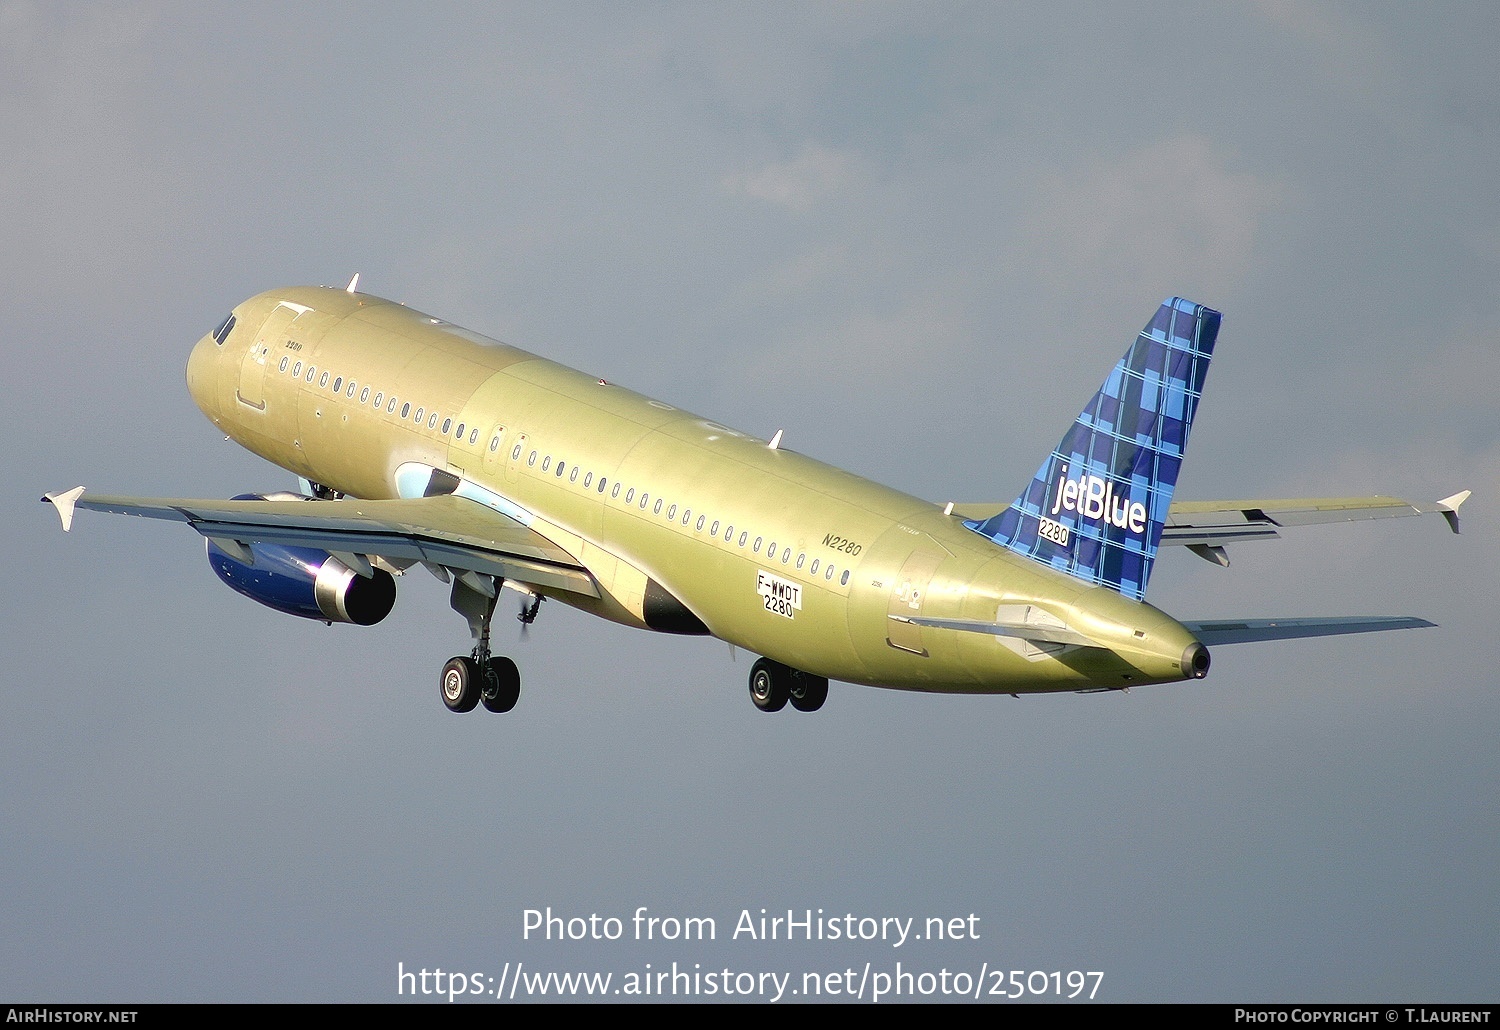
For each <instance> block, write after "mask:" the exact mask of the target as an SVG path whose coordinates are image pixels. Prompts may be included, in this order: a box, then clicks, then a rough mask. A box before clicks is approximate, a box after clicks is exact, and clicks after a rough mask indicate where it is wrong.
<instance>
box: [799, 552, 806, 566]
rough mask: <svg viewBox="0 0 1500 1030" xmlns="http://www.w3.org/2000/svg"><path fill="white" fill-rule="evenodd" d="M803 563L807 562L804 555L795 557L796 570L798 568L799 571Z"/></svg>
mask: <svg viewBox="0 0 1500 1030" xmlns="http://www.w3.org/2000/svg"><path fill="white" fill-rule="evenodd" d="M805 561H807V555H805V554H799V555H797V568H799V569H800V568H802V563H803V562H805Z"/></svg>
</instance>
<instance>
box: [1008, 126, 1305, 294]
mask: <svg viewBox="0 0 1500 1030" xmlns="http://www.w3.org/2000/svg"><path fill="white" fill-rule="evenodd" d="M1286 202H1287V190H1286V189H1285V188H1284V187H1283V186H1281V185H1280V184H1279V183H1277V182H1276V181H1274V180H1272V179H1269V178H1266V177H1262V176H1257V175H1255V174H1252V173H1249V172H1238V171H1233V170H1231V168H1230V167H1229V162H1228V161H1227V160H1226V158H1225V157H1224V156H1223V155H1222V154H1221V153H1220V152H1218V151H1217V150H1216V149H1215V147H1214V145H1213V143H1211V142H1210V141H1209V140H1208V139H1206V138H1204V137H1201V136H1196V135H1187V136H1178V137H1176V138H1173V139H1166V140H1162V141H1160V142H1158V143H1153V144H1150V145H1148V146H1144V147H1141V148H1138V149H1135V150H1131V151H1128V152H1126V153H1123V154H1117V155H1113V156H1108V157H1104V158H1101V159H1098V160H1095V161H1092V162H1090V163H1088V164H1085V165H1083V166H1081V167H1079V168H1076V169H1074V170H1072V171H1071V172H1066V173H1064V174H1062V175H1059V176H1057V177H1056V178H1054V179H1051V180H1050V181H1048V182H1046V183H1045V184H1043V185H1041V186H1039V187H1038V188H1037V189H1036V190H1035V192H1034V195H1033V197H1032V199H1031V203H1030V205H1029V208H1030V214H1029V215H1028V216H1027V217H1026V218H1025V219H1024V220H1023V222H1022V225H1021V228H1020V232H1019V234H1018V239H1017V250H1016V254H1015V256H1013V257H1012V258H1011V259H1010V262H1009V263H1010V264H1012V265H1013V266H1014V270H1015V272H1016V273H1017V274H1018V275H1020V276H1021V277H1022V278H1023V279H1033V280H1039V281H1038V282H1037V285H1039V286H1041V287H1042V288H1043V289H1044V290H1045V291H1046V292H1047V293H1048V294H1051V295H1053V296H1055V297H1058V298H1068V301H1069V303H1075V302H1078V301H1080V300H1082V299H1083V298H1085V297H1089V298H1095V299H1096V300H1097V301H1098V302H1099V303H1100V304H1101V306H1102V307H1101V309H1102V310H1105V311H1108V310H1118V307H1119V306H1120V305H1121V304H1124V305H1128V304H1130V303H1134V304H1136V305H1137V306H1139V303H1140V298H1141V297H1142V296H1152V297H1155V296H1157V295H1159V294H1162V295H1164V294H1163V291H1173V290H1176V291H1189V290H1192V291H1200V292H1201V296H1200V297H1195V298H1194V299H1201V300H1203V301H1204V302H1205V303H1216V302H1219V301H1216V298H1218V297H1221V296H1223V295H1224V294H1226V293H1228V292H1229V290H1230V289H1231V288H1232V287H1233V285H1234V284H1235V283H1236V282H1237V281H1238V280H1239V279H1241V278H1242V277H1243V276H1244V275H1245V273H1246V272H1247V271H1248V270H1249V269H1250V267H1251V266H1252V263H1253V258H1254V252H1255V244H1256V235H1257V232H1258V230H1259V229H1260V227H1261V224H1262V222H1263V220H1264V219H1265V217H1266V216H1267V215H1268V214H1269V213H1270V212H1272V211H1274V210H1275V209H1277V208H1278V207H1280V206H1282V205H1283V204H1285V203H1286Z"/></svg>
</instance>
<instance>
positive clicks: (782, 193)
mask: <svg viewBox="0 0 1500 1030" xmlns="http://www.w3.org/2000/svg"><path fill="white" fill-rule="evenodd" d="M856 164H857V162H856V161H855V159H854V157H853V156H852V155H850V154H849V153H848V152H846V151H840V150H833V149H831V148H829V147H823V146H818V145H817V144H812V145H809V146H808V147H806V148H805V149H804V150H803V151H802V153H801V154H799V155H798V156H796V157H794V158H792V159H791V160H790V161H778V162H774V163H772V164H768V165H764V166H762V167H760V168H757V169H754V170H751V171H745V172H738V173H735V174H733V175H729V176H726V177H725V179H724V181H723V182H724V188H725V189H726V190H728V191H729V192H730V193H737V194H743V195H745V196H747V197H754V198H755V199H757V200H763V201H765V202H766V203H768V204H775V205H776V206H777V207H784V208H786V209H787V210H789V211H806V210H808V209H809V208H811V207H812V206H813V205H814V204H815V203H817V202H818V201H820V200H822V199H823V198H824V197H828V196H831V195H833V194H836V193H838V192H839V191H841V190H844V189H847V188H848V187H849V186H851V185H852V184H853V183H854V182H855V180H856V179H857V175H856V172H855V168H856Z"/></svg>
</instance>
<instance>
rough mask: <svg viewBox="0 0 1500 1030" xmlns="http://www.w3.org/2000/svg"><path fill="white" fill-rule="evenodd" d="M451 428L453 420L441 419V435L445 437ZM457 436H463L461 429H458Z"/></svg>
mask: <svg viewBox="0 0 1500 1030" xmlns="http://www.w3.org/2000/svg"><path fill="white" fill-rule="evenodd" d="M433 417H434V418H436V417H437V416H435V415H434V416H433ZM452 428H453V420H452V419H451V418H445V419H443V435H444V436H447V435H448V430H450V429H452ZM458 435H459V436H463V435H464V431H463V430H462V429H460V430H459V431H458Z"/></svg>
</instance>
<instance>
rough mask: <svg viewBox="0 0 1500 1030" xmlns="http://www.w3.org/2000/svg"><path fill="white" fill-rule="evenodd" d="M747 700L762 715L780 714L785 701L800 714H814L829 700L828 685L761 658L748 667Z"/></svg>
mask: <svg viewBox="0 0 1500 1030" xmlns="http://www.w3.org/2000/svg"><path fill="white" fill-rule="evenodd" d="M750 700H751V701H753V702H754V703H755V707H756V708H759V709H760V710H761V711H762V712H779V711H781V710H782V709H783V708H785V707H786V703H787V702H788V701H790V702H791V703H792V707H793V708H795V709H797V711H799V712H816V711H817V710H818V709H819V708H822V707H823V702H824V701H827V700H828V681H827V680H826V679H824V678H823V677H822V676H814V675H812V674H811V673H808V672H803V671H802V670H801V669H793V668H789V667H788V666H785V665H782V664H781V663H780V662H775V661H772V660H771V659H769V658H760V659H757V660H756V662H755V664H754V665H752V666H751V667H750Z"/></svg>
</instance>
